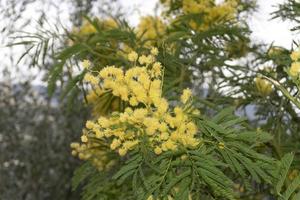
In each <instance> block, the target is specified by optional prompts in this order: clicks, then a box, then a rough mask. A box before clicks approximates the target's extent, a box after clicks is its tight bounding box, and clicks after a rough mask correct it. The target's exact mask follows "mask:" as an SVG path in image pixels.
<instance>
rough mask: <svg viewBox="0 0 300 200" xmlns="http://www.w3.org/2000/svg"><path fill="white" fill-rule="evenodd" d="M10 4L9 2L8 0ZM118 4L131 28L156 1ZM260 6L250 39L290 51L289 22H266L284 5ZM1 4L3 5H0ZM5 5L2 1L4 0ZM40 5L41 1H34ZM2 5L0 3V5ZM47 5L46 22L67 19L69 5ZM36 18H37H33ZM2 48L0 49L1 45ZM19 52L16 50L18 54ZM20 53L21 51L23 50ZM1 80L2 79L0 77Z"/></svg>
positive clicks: (267, 2) (265, 2) (268, 1)
mask: <svg viewBox="0 0 300 200" xmlns="http://www.w3.org/2000/svg"><path fill="white" fill-rule="evenodd" d="M7 1H9V0H7ZM53 2H56V0H53ZM119 2H120V3H121V4H122V6H123V8H124V10H126V11H132V13H131V14H130V15H129V21H130V23H131V24H132V25H136V24H137V23H138V21H139V17H140V16H144V15H149V14H154V10H155V6H156V4H157V2H158V0H130V1H129V0H119ZM257 2H258V4H259V9H258V11H257V12H256V13H255V14H253V15H252V17H251V18H250V21H249V24H250V27H251V29H252V31H253V33H252V35H251V37H252V39H254V40H255V41H261V42H264V43H269V44H271V43H272V42H274V45H278V46H284V47H286V48H290V46H291V43H292V40H293V39H294V40H299V36H298V37H297V35H296V34H295V33H292V32H291V31H290V30H289V29H290V28H291V27H292V25H291V24H290V23H289V22H282V21H281V20H280V19H277V20H272V21H270V20H269V19H270V18H271V16H270V13H271V12H273V11H274V10H275V9H276V8H275V7H274V6H275V5H278V4H279V3H282V2H284V0H257ZM2 3H3V2H2ZM4 3H5V1H4ZM36 3H40V2H38V1H37V2H36ZM0 6H1V4H0ZM45 6H46V5H42V7H43V9H46V10H49V12H48V18H50V19H48V20H49V21H50V23H51V21H55V18H56V17H59V18H60V19H67V18H68V10H67V9H68V6H67V5H64V4H62V5H61V4H60V6H59V7H56V8H53V7H52V9H57V8H59V9H60V11H62V12H59V13H60V14H59V16H57V12H56V11H55V10H51V8H44V7H45ZM35 9H36V5H35V4H33V5H32V6H31V9H29V10H27V11H26V13H24V15H23V16H22V17H24V18H26V17H27V18H35V15H34V13H35ZM36 17H37V16H36ZM62 22H63V23H66V24H63V25H64V26H67V27H68V26H69V25H70V23H68V20H62ZM1 26H5V23H2V24H0V28H1ZM34 29H35V27H27V31H29V32H30V31H34ZM1 39H2V38H1V35H0V41H1ZM3 45H4V44H3ZM3 45H1V46H3ZM18 49H19V51H18ZM0 51H1V55H0V59H1V60H2V63H1V64H2V65H7V66H10V65H11V64H10V62H9V59H8V57H7V56H6V55H8V54H9V49H7V48H0ZM14 51H16V52H15V53H14V54H15V56H16V57H19V56H20V55H21V54H22V52H21V51H20V48H17V49H16V50H14ZM22 51H23V50H22ZM1 68H2V67H1V65H0V70H1ZM10 69H11V70H12V71H13V73H12V76H15V77H10V78H12V79H16V80H18V79H19V78H21V77H23V76H24V75H26V74H27V75H28V74H35V73H37V72H38V71H39V70H37V69H32V68H31V69H30V70H29V69H28V68H27V67H26V66H24V65H22V67H21V64H20V65H19V67H11V68H10ZM17 69H18V70H19V72H16V71H15V70H17ZM1 77H2V78H1ZM1 79H3V76H1V73H0V80H1ZM36 83H37V84H40V83H41V82H40V81H39V80H37V81H36Z"/></svg>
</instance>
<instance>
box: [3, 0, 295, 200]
mask: <svg viewBox="0 0 300 200" xmlns="http://www.w3.org/2000/svg"><path fill="white" fill-rule="evenodd" d="M283 1H284V0H268V1H265V0H258V1H257V2H258V7H257V9H256V11H255V12H256V13H255V14H253V15H252V16H250V17H249V22H248V24H249V26H250V29H251V30H252V34H251V37H252V39H253V41H257V42H263V43H266V44H271V43H273V44H274V45H277V46H283V47H286V48H290V45H291V43H292V40H293V39H295V38H297V37H296V36H295V35H294V34H293V32H291V31H290V30H289V29H290V28H291V27H292V26H293V25H292V24H290V22H288V21H287V22H282V21H280V20H279V19H278V20H277V19H275V20H272V21H269V20H270V19H271V18H272V16H271V15H270V14H271V13H272V12H274V11H275V10H276V9H277V7H276V5H278V4H279V3H282V2H283ZM158 9H159V8H158V7H157V1H155V0H149V1H142V0H132V1H126V0H119V1H117V0H111V1H110V0H74V1H69V0H0V19H1V23H0V59H1V62H0V199H1V200H2V199H3V200H19V199H24V200H31V199H32V200H41V199H49V200H53V199H72V200H73V199H74V200H75V199H79V197H80V196H79V195H78V194H77V193H76V192H74V191H72V190H71V177H72V175H73V172H74V169H75V168H76V167H77V166H78V165H79V161H77V160H76V159H75V158H73V157H72V156H71V155H70V147H69V144H70V143H71V142H72V141H74V140H76V139H77V138H78V137H79V136H80V134H81V129H82V126H83V123H84V122H85V120H86V119H87V117H88V115H87V108H86V107H85V106H83V105H82V103H81V102H80V101H82V100H81V99H80V98H78V99H75V100H74V99H72V101H75V102H73V103H72V104H69V103H68V99H64V100H61V99H60V96H61V90H60V89H59V88H57V90H55V93H54V94H53V95H52V97H51V98H50V97H49V96H48V91H47V84H46V77H45V75H46V72H47V71H48V70H49V68H50V66H51V65H52V64H53V60H52V59H51V56H53V54H54V52H51V50H52V49H56V48H60V47H61V46H63V45H66V43H67V41H64V40H60V37H57V36H58V35H62V34H64V33H65V30H69V31H71V30H72V28H73V27H79V26H80V25H81V24H82V22H83V16H84V15H88V16H97V17H100V18H101V16H125V17H126V18H128V19H129V22H130V23H131V24H132V25H136V24H137V23H138V19H139V17H140V16H143V15H147V14H153V13H155V11H157V10H158ZM41 30H42V31H41ZM37 32H39V33H41V32H42V33H43V34H42V35H40V37H36V35H34V34H35V33H37ZM24 35H26V37H25V36H24ZM29 35H32V36H30V37H28V36H29ZM22 37H24V38H22ZM19 38H22V39H24V40H23V41H26V39H30V42H32V41H34V44H35V45H33V46H32V47H30V49H29V48H28V47H25V46H24V45H19V46H18V45H16V44H14V45H13V46H11V45H10V44H11V43H12V42H14V41H15V40H17V39H19ZM50 46H51V48H50ZM33 48H39V49H41V50H44V51H43V52H44V53H43V54H42V55H38V56H37V55H35V54H34V52H36V51H32V52H33V53H29V56H28V55H27V54H26V56H23V55H25V54H24V52H27V53H28V52H31V50H33ZM39 56H43V57H44V58H43V63H41V62H39V59H41V58H40V57H39ZM66 77H67V75H66ZM69 105H72V106H69Z"/></svg>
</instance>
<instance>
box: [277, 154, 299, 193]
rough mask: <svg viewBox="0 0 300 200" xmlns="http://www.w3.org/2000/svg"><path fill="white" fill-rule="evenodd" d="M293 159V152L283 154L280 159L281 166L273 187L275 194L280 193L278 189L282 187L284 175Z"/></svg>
mask: <svg viewBox="0 0 300 200" xmlns="http://www.w3.org/2000/svg"><path fill="white" fill-rule="evenodd" d="M293 159H294V154H293V153H288V154H285V155H284V156H283V158H282V159H281V166H280V171H279V176H278V181H277V184H276V187H275V189H276V192H277V194H280V191H281V189H282V186H283V184H284V181H285V179H286V176H287V174H288V171H289V169H290V166H291V164H292V162H293Z"/></svg>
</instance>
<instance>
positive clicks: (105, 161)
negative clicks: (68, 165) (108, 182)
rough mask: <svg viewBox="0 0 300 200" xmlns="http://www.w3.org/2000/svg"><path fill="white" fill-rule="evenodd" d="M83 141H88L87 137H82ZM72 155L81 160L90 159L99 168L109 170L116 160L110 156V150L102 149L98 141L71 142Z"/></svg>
mask: <svg viewBox="0 0 300 200" xmlns="http://www.w3.org/2000/svg"><path fill="white" fill-rule="evenodd" d="M81 139H82V140H83V141H87V138H85V137H82V138H81ZM70 146H71V148H72V149H73V150H72V155H73V156H78V157H79V158H80V159H81V160H90V161H91V162H92V163H93V165H94V166H95V167H97V169H99V170H101V171H103V170H109V169H110V168H111V167H112V166H113V165H115V163H116V161H115V160H114V159H111V158H110V157H109V156H108V152H107V151H105V150H101V146H100V145H99V144H97V143H95V142H94V143H92V142H89V143H84V144H80V143H78V142H74V143H71V145H70Z"/></svg>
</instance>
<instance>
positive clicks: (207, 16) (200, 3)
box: [161, 0, 238, 31]
mask: <svg viewBox="0 0 300 200" xmlns="http://www.w3.org/2000/svg"><path fill="white" fill-rule="evenodd" d="M161 2H162V3H163V5H165V6H166V7H167V8H171V7H172V5H171V4H172V3H171V1H169V0H167V1H161ZM180 5H181V7H180V9H181V12H182V13H183V14H184V15H188V14H201V15H203V20H201V23H199V22H196V21H195V20H190V21H189V26H190V27H191V28H192V29H194V30H197V31H206V30H207V29H209V28H210V27H211V26H213V25H216V24H219V23H223V22H226V21H232V20H234V19H236V17H237V10H238V9H237V7H238V3H237V1H236V0H227V1H223V2H221V3H216V1H215V0H182V3H180Z"/></svg>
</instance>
